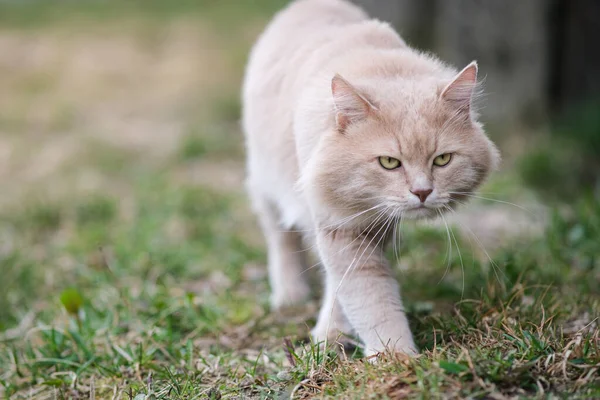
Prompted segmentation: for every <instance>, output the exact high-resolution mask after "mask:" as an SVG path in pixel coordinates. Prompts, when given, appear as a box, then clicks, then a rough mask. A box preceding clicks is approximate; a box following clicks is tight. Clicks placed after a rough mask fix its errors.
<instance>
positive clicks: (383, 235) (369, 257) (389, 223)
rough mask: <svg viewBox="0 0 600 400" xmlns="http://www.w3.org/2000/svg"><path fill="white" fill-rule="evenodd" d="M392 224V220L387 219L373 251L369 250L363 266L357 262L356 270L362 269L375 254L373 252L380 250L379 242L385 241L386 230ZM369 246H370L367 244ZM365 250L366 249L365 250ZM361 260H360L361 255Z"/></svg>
mask: <svg viewBox="0 0 600 400" xmlns="http://www.w3.org/2000/svg"><path fill="white" fill-rule="evenodd" d="M393 222H394V220H393V218H388V220H387V222H386V223H385V229H384V230H383V232H382V233H381V237H380V238H379V240H378V241H377V243H376V244H375V246H374V247H373V250H371V253H369V255H368V257H367V258H366V259H365V262H364V263H363V264H360V261H359V263H358V264H357V265H358V269H360V268H362V267H363V266H364V265H365V264H366V263H367V262H368V261H369V260H370V259H371V256H372V255H373V253H374V252H375V250H377V249H378V248H380V246H379V245H380V244H381V242H382V241H383V240H384V239H385V237H386V235H387V233H388V230H389V229H390V226H391V224H393ZM376 237H377V234H376V235H375V236H374V239H375V238H376ZM372 242H373V241H371V243H372ZM369 245H370V244H369ZM367 248H368V247H367ZM365 250H366V249H365ZM382 251H383V249H382ZM363 253H364V252H363ZM361 259H362V255H361ZM355 269H356V268H355Z"/></svg>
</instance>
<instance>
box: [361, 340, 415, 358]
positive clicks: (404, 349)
mask: <svg viewBox="0 0 600 400" xmlns="http://www.w3.org/2000/svg"><path fill="white" fill-rule="evenodd" d="M383 354H401V355H404V356H408V357H415V356H417V355H418V354H419V350H418V349H417V346H416V345H415V344H414V342H413V341H412V340H407V341H399V342H398V343H396V345H395V346H390V347H385V346H382V345H381V344H379V345H375V346H365V356H366V357H367V359H368V360H369V361H370V362H377V359H378V358H379V356H380V355H383Z"/></svg>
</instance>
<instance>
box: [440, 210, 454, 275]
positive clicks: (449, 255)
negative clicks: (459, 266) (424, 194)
mask: <svg viewBox="0 0 600 400" xmlns="http://www.w3.org/2000/svg"><path fill="white" fill-rule="evenodd" d="M437 211H438V213H439V214H440V217H442V220H443V221H444V225H445V226H446V233H447V235H448V248H447V249H446V257H445V258H444V263H446V259H447V261H448V262H447V263H446V269H445V270H444V275H442V278H441V279H440V280H439V282H438V283H437V284H438V285H439V284H440V283H442V281H443V280H444V278H446V275H447V274H448V271H449V270H450V264H451V262H452V240H450V229H449V228H448V222H447V221H446V218H444V214H443V213H442V211H441V210H439V209H438V210H437Z"/></svg>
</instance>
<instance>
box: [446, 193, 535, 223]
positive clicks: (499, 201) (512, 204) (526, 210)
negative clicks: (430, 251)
mask: <svg viewBox="0 0 600 400" xmlns="http://www.w3.org/2000/svg"><path fill="white" fill-rule="evenodd" d="M448 193H450V194H458V195H461V196H467V197H472V198H474V199H480V200H486V201H493V202H496V203H500V204H506V205H509V206H513V207H517V208H518V209H521V210H523V211H525V212H528V213H530V214H531V215H533V216H534V217H536V218H539V215H537V214H536V213H534V212H533V211H531V210H529V209H527V208H525V207H523V206H520V205H518V204H515V203H511V202H510V201H504V200H498V199H492V198H490V197H484V196H478V195H475V194H472V193H470V192H448Z"/></svg>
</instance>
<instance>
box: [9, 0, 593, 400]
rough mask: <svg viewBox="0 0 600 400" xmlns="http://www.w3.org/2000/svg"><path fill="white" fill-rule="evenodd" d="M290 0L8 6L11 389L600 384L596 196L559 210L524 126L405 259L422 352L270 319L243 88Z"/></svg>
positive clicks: (305, 311) (154, 393)
mask: <svg viewBox="0 0 600 400" xmlns="http://www.w3.org/2000/svg"><path fill="white" fill-rule="evenodd" d="M281 3H282V1H277V0H271V1H264V2H261V5H260V6H258V5H257V4H258V3H256V4H255V3H253V2H248V3H244V4H242V3H239V4H237V5H235V6H232V5H231V3H227V2H216V1H209V0H203V1H199V2H192V1H181V2H180V3H174V4H172V3H167V2H160V1H158V0H151V1H148V2H145V3H144V5H143V6H140V4H141V3H139V2H131V3H125V2H123V3H117V2H110V1H109V2H89V3H77V2H70V1H64V2H61V3H56V4H54V5H48V4H47V3H45V2H38V3H37V4H36V3H33V2H30V3H27V4H21V3H2V4H0V187H1V188H2V190H1V191H0V271H1V272H2V277H1V278H0V383H1V385H0V394H2V395H4V397H6V398H17V399H19V398H28V399H29V398H40V399H43V398H48V399H51V398H52V399H54V398H86V399H87V398H113V399H119V398H120V399H129V398H136V399H151V398H156V399H161V398H164V399H167V398H169V399H193V398H213V399H218V398H223V399H225V398H280V397H283V398H285V397H292V398H312V397H316V398H353V399H354V398H356V399H359V398H457V397H471V398H491V399H503V398H517V397H518V398H557V397H558V398H562V397H564V398H567V397H568V398H598V397H600V380H599V371H600V330H599V327H598V316H599V315H600V296H599V295H600V288H599V287H600V285H599V284H598V282H600V264H599V260H600V258H599V257H598V250H597V246H598V243H599V242H600V206H599V205H598V204H597V203H596V202H594V201H593V200H586V199H582V200H581V201H579V202H578V203H577V204H575V205H562V206H555V207H542V206H540V205H539V204H540V203H539V200H538V199H536V197H535V195H534V194H533V193H531V192H530V191H527V190H526V189H525V188H524V187H523V185H522V184H521V183H520V180H519V175H518V173H517V172H516V169H515V168H514V159H515V158H514V157H511V152H510V151H509V150H510V149H514V148H516V147H519V146H514V145H511V142H510V141H509V140H504V141H501V142H502V143H503V148H504V149H505V153H508V155H507V154H505V161H504V164H503V168H502V169H501V171H499V172H498V174H496V175H495V177H494V178H493V179H492V180H491V181H490V182H489V183H488V184H487V185H486V186H485V187H484V188H482V190H481V194H480V195H481V196H482V197H485V198H487V199H473V200H474V202H473V204H472V205H471V206H470V207H465V209H464V210H461V211H460V213H459V215H456V216H450V218H449V221H448V222H449V223H450V226H451V227H452V229H453V231H452V232H453V235H452V236H448V232H447V231H446V228H445V225H444V224H443V223H442V222H438V223H433V224H428V225H422V224H421V225H418V226H417V225H415V226H411V225H409V224H406V225H405V226H403V228H402V232H403V234H402V241H401V245H400V248H399V249H397V251H391V252H390V258H391V259H392V260H394V264H395V265H396V268H395V270H396V271H397V274H398V278H399V281H400V283H401V285H402V290H403V295H404V298H405V304H406V305H407V307H408V310H409V313H410V319H411V323H412V326H413V330H414V333H415V339H416V342H417V344H418V345H419V347H420V348H421V355H420V356H418V357H416V358H414V359H403V358H402V357H398V356H396V357H394V356H390V355H385V356H383V357H382V359H381V360H379V362H377V363H376V364H373V363H370V362H368V361H367V360H365V359H364V358H363V357H362V354H361V352H360V349H357V350H356V351H353V352H348V353H347V354H344V353H339V352H337V351H336V350H335V349H331V350H329V351H327V352H322V351H320V350H319V347H318V346H312V345H311V344H310V342H309V341H308V340H307V339H308V333H309V330H310V328H311V327H312V326H313V324H314V322H315V321H314V318H315V315H316V312H317V307H318V300H317V299H316V298H315V300H314V301H312V302H311V303H309V304H307V305H306V306H305V307H299V308H298V309H295V310H290V311H289V312H287V313H284V314H282V315H277V314H275V313H272V312H270V310H269V307H268V296H269V289H268V285H267V280H266V271H265V267H264V265H265V261H266V259H265V250H264V243H263V241H262V238H261V235H260V234H259V231H258V228H257V225H256V221H255V219H254V217H253V216H252V214H251V213H250V211H249V207H248V203H247V200H246V198H245V196H244V193H243V186H242V182H243V175H244V172H243V165H244V152H243V139H242V135H241V132H240V131H239V125H238V118H239V112H240V104H239V100H238V98H239V95H238V93H239V85H240V81H241V76H242V71H243V64H244V61H245V58H246V55H247V51H248V48H249V46H250V45H251V43H252V41H253V40H254V39H255V38H256V35H257V34H258V33H259V32H260V29H261V28H262V27H263V26H264V23H265V22H266V20H267V19H268V17H269V15H271V14H272V12H273V11H274V10H275V9H276V8H277V7H278V6H279V5H280V4H281ZM228 4H229V5H228ZM493 133H494V132H493ZM500 133H501V132H500ZM498 136H502V135H498V133H497V132H496V137H498ZM507 149H508V150H507ZM490 199H494V200H496V201H493V200H490ZM509 203H511V204H509ZM450 238H451V239H450ZM393 250H396V249H393ZM459 250H460V252H459ZM392 253H397V254H392ZM445 271H446V272H445ZM314 277H315V282H317V279H316V278H317V275H315V276H314ZM315 287H317V288H318V284H315ZM317 292H318V290H317Z"/></svg>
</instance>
